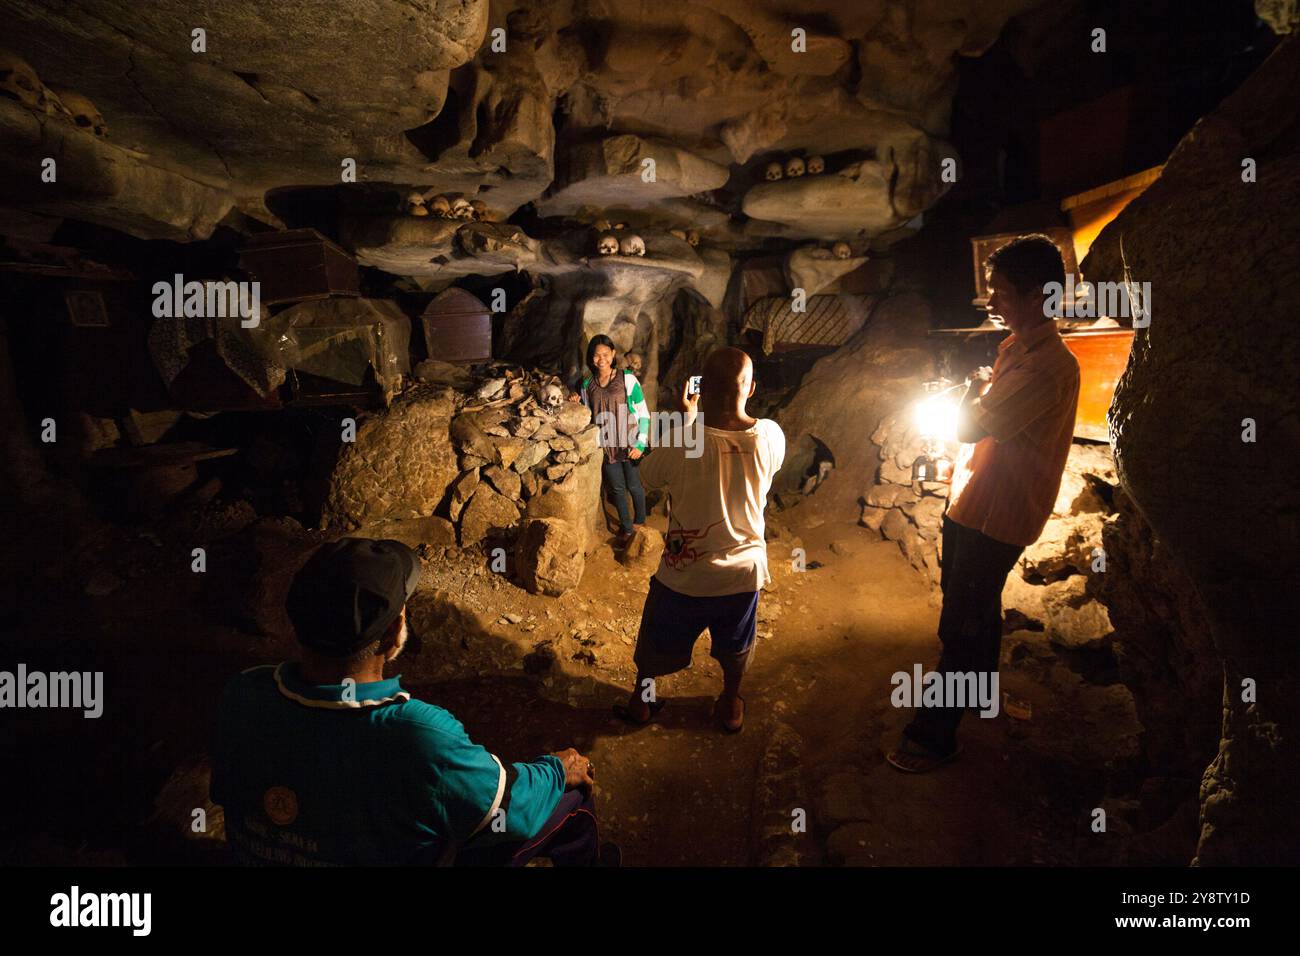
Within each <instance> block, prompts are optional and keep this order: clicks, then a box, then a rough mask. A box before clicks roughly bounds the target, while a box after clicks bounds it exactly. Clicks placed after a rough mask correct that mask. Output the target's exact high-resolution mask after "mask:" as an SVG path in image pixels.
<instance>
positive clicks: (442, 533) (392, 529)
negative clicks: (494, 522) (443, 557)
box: [356, 515, 456, 548]
mask: <svg viewBox="0 0 1300 956" xmlns="http://www.w3.org/2000/svg"><path fill="white" fill-rule="evenodd" d="M356 534H357V536H358V537H362V538H389V539H391V540H393V541H400V542H402V544H405V545H407V546H408V547H411V548H418V547H419V546H420V545H422V544H427V545H431V546H433V547H437V548H454V547H455V546H456V526H455V525H454V524H452V523H451V522H450V521H448V520H447V519H446V518H439V517H438V516H437V515H430V516H428V517H424V518H407V519H405V520H390V521H376V522H373V523H371V524H367V525H363V526H362V527H361V528H360V529H359V530H358V531H357V532H356Z"/></svg>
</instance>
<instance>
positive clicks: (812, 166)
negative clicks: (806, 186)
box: [805, 156, 826, 176]
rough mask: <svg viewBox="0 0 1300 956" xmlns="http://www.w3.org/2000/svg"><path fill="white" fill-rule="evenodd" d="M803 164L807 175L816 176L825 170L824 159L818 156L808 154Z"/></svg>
mask: <svg viewBox="0 0 1300 956" xmlns="http://www.w3.org/2000/svg"><path fill="white" fill-rule="evenodd" d="M805 165H806V166H807V169H808V175H809V176H817V175H820V174H821V173H824V172H826V160H825V159H823V158H822V157H820V156H809V157H808V162H807V163H806V164H805Z"/></svg>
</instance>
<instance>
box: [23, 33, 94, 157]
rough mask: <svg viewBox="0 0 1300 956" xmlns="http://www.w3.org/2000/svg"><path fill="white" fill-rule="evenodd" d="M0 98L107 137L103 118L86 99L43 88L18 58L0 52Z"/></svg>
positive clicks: (37, 76)
mask: <svg viewBox="0 0 1300 956" xmlns="http://www.w3.org/2000/svg"><path fill="white" fill-rule="evenodd" d="M0 96H6V97H8V98H9V99H11V100H16V101H17V102H19V103H21V104H22V105H23V106H25V107H27V108H28V109H29V110H31V111H32V112H34V113H39V114H42V115H44V116H48V117H52V118H54V119H59V120H62V121H64V122H66V123H70V124H71V125H73V126H74V127H76V128H77V129H79V130H82V131H84V132H86V133H89V134H90V135H92V136H98V137H100V138H101V139H102V138H106V137H107V136H108V124H107V123H106V122H104V116H103V114H102V113H100V112H99V110H98V109H97V108H96V107H95V104H94V103H92V102H91V101H90V100H89V99H88V98H87V97H85V96H83V95H82V94H81V93H78V92H77V91H76V90H70V89H65V88H55V87H49V86H46V85H45V84H44V83H42V82H41V78H40V76H39V75H37V73H36V71H35V70H34V69H32V67H31V64H29V63H28V62H27V61H26V60H24V59H23V58H22V57H20V56H17V55H16V54H14V53H12V52H10V51H9V50H4V49H0Z"/></svg>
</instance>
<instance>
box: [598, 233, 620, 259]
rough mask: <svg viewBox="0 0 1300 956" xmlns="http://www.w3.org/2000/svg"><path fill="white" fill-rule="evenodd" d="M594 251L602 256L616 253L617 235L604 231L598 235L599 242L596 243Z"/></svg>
mask: <svg viewBox="0 0 1300 956" xmlns="http://www.w3.org/2000/svg"><path fill="white" fill-rule="evenodd" d="M596 251H597V252H599V253H600V254H601V255H602V256H614V255H618V237H617V236H615V235H613V234H612V233H608V232H607V233H605V235H603V236H601V237H600V242H599V243H597V245H596Z"/></svg>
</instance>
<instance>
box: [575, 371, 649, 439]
mask: <svg viewBox="0 0 1300 956" xmlns="http://www.w3.org/2000/svg"><path fill="white" fill-rule="evenodd" d="M593 383H594V379H593V378H592V375H591V373H590V372H588V373H587V374H586V375H584V376H583V377H582V387H581V388H580V389H579V390H578V395H579V396H580V397H581V399H582V404H584V405H586V406H587V407H588V408H591V407H592V406H591V398H590V396H589V395H588V394H587V389H589V388H590V387H591V386H592V384H593ZM623 385H624V390H625V391H626V393H627V411H628V415H629V417H630V418H632V419H634V420H635V421H636V433H637V441H636V444H635V445H632V446H630V447H633V448H636V449H637V450H638V451H642V452H644V451H645V450H646V449H647V448H648V447H649V446H650V406H649V405H647V404H646V401H645V393H643V392H642V391H641V383H640V382H638V381H637V379H636V375H634V374H633V373H632V372H631V371H629V370H628V369H623ZM593 413H594V412H593ZM619 437H622V436H621V435H620V436H619ZM620 444H622V443H621V442H620Z"/></svg>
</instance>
